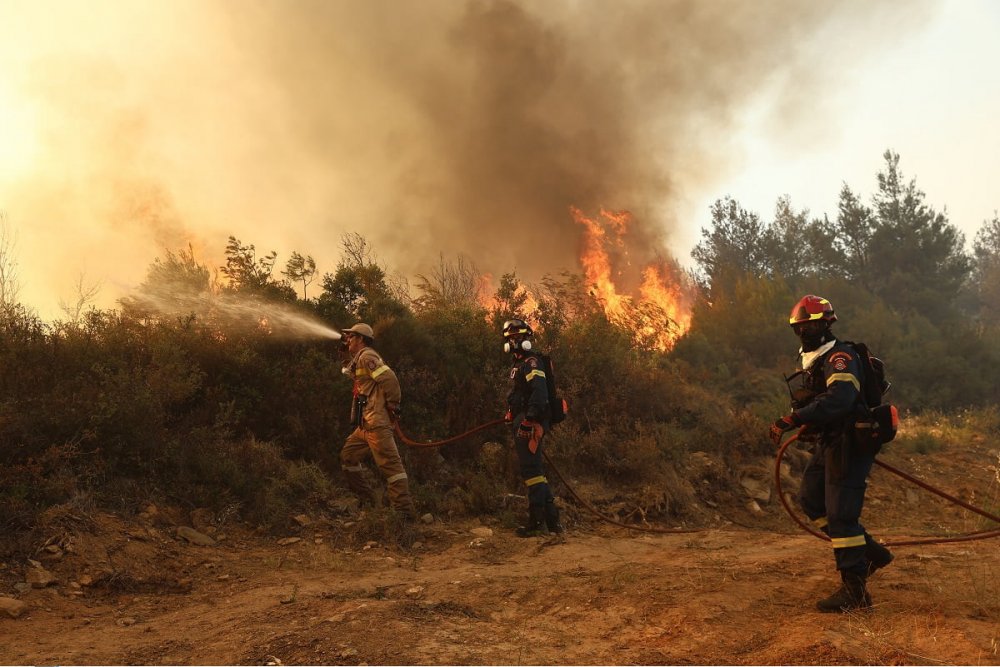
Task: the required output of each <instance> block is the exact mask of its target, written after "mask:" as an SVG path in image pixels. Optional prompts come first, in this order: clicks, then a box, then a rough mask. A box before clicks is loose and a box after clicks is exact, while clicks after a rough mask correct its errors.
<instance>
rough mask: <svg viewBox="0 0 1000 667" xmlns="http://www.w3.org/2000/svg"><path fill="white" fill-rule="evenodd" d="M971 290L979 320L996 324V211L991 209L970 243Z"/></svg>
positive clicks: (999, 315)
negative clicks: (977, 306) (976, 305)
mask: <svg viewBox="0 0 1000 667" xmlns="http://www.w3.org/2000/svg"><path fill="white" fill-rule="evenodd" d="M972 253H973V261H974V267H973V284H972V287H973V291H974V292H975V294H976V296H977V298H978V302H979V304H978V305H979V308H978V310H979V320H980V322H981V323H982V324H983V325H985V326H989V327H997V326H998V325H1000V309H998V308H997V304H998V303H1000V215H997V213H996V212H994V213H993V219H992V220H987V221H985V222H984V223H983V226H982V227H981V228H980V229H979V231H978V232H976V238H975V241H973V244H972Z"/></svg>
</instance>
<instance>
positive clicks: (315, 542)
mask: <svg viewBox="0 0 1000 667" xmlns="http://www.w3.org/2000/svg"><path fill="white" fill-rule="evenodd" d="M313 544H323V538H322V537H317V538H316V539H314V540H313Z"/></svg>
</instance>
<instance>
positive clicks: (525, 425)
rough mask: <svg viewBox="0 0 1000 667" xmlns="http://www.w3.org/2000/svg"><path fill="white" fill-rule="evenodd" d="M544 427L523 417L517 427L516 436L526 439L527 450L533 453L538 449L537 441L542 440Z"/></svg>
mask: <svg viewBox="0 0 1000 667" xmlns="http://www.w3.org/2000/svg"><path fill="white" fill-rule="evenodd" d="M543 435H545V429H544V428H542V425H541V424H539V423H538V422H535V421H529V420H527V419H525V420H524V421H523V422H521V423H520V424H519V425H518V427H517V437H519V438H527V439H528V451H529V452H531V453H532V454H534V453H535V452H537V451H538V443H540V442H541V441H542V436H543Z"/></svg>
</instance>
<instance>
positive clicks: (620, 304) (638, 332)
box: [570, 207, 691, 350]
mask: <svg viewBox="0 0 1000 667" xmlns="http://www.w3.org/2000/svg"><path fill="white" fill-rule="evenodd" d="M570 212H571V213H572V214H573V219H574V220H575V221H576V222H577V223H578V224H580V225H581V226H582V227H583V229H584V239H583V250H582V252H581V254H580V263H581V264H582V265H583V271H584V276H585V277H586V279H587V282H588V283H589V284H590V285H591V286H592V288H593V292H592V294H593V295H594V298H596V299H597V301H598V303H600V304H601V307H602V308H603V309H604V313H605V315H607V317H608V319H609V320H610V321H612V322H614V323H616V324H619V325H623V326H627V327H629V328H630V329H631V330H632V331H634V332H635V335H634V338H635V340H636V342H637V343H640V344H644V345H649V346H651V347H653V348H655V349H658V350H669V349H671V348H673V346H674V343H675V342H676V341H677V339H678V338H679V337H680V336H681V335H683V334H684V332H686V331H687V330H688V328H689V327H690V326H691V306H690V303H691V299H690V296H689V290H688V289H687V287H686V283H685V281H684V278H683V275H682V274H681V272H680V269H679V268H678V267H677V266H676V265H674V264H671V263H667V262H664V261H653V262H650V263H648V264H647V265H646V266H645V267H644V268H643V269H642V272H641V276H642V281H641V283H640V284H639V286H638V294H626V293H622V291H620V288H619V286H618V285H616V283H615V279H616V278H618V277H620V276H621V275H622V270H618V271H617V272H615V271H614V270H613V261H612V257H611V253H610V252H609V249H617V250H618V251H619V254H620V255H621V259H620V260H619V261H622V262H624V263H625V264H626V267H627V266H629V265H630V264H631V261H630V259H629V253H628V245H627V243H626V237H627V235H628V231H629V227H630V225H631V222H632V214H631V213H629V212H628V211H619V212H612V211H606V210H604V209H601V212H600V218H590V217H587V216H586V215H585V214H584V213H583V212H582V211H580V209H578V208H576V207H570Z"/></svg>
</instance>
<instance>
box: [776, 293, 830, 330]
mask: <svg viewBox="0 0 1000 667" xmlns="http://www.w3.org/2000/svg"><path fill="white" fill-rule="evenodd" d="M816 320H823V321H825V322H827V323H829V324H833V323H834V322H836V321H837V316H836V315H835V314H834V312H833V304H831V303H830V302H829V301H827V300H826V299H824V298H823V297H821V296H816V295H814V294H807V295H806V296H804V297H802V298H801V299H799V302H798V303H796V304H795V307H794V308H792V314H791V315H789V316H788V323H789V324H790V325H792V326H793V327H794V326H795V325H796V324H802V323H803V322H813V321H816Z"/></svg>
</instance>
